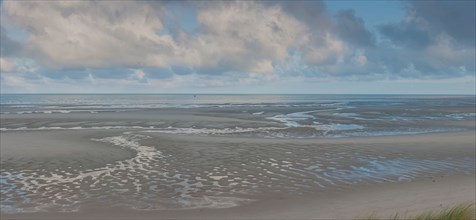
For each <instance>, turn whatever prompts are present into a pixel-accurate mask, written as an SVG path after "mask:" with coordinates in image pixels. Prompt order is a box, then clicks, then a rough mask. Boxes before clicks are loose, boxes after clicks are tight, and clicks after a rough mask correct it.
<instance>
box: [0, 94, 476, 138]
mask: <svg viewBox="0 0 476 220" xmlns="http://www.w3.org/2000/svg"><path fill="white" fill-rule="evenodd" d="M475 105H476V99H475V96H441V95H427V96H425V95H203V94H198V95H197V94H180V95H154V94H142V95H141V94H88V95H82V94H77V95H66V94H63V95H51V94H48V95H46V94H36V95H32V94H31V95H24V94H23V95H21V94H6V95H2V96H1V100H0V114H1V115H3V116H4V123H2V125H1V127H0V130H2V131H8V130H61V129H72V130H75V129H97V130H106V129H139V130H143V132H161V133H174V134H196V135H221V136H224V135H228V136H230V135H233V136H253V137H262V138H316V137H326V138H329V137H354V136H387V135H402V134H420V133H431V132H446V131H461V130H466V129H467V128H465V127H464V126H459V125H458V124H457V123H452V122H458V121H467V120H475V118H476V110H475ZM164 111H166V112H168V111H175V112H177V113H181V114H183V115H186V116H187V115H200V116H207V117H209V118H221V119H223V118H227V119H229V120H227V121H224V120H221V121H217V120H210V121H209V122H206V121H203V120H197V121H193V120H192V121H188V122H186V123H184V122H182V121H180V120H178V121H176V122H171V120H167V119H166V118H165V119H164V118H158V119H156V118H157V117H156V115H158V114H160V115H163V112H164ZM120 113H122V115H123V116H124V117H122V118H128V117H129V116H130V115H149V116H150V118H149V119H148V123H144V120H143V118H141V119H137V118H136V117H132V119H130V120H127V122H124V121H123V120H121V121H119V120H115V118H114V117H112V118H111V120H109V121H108V122H107V123H91V122H90V120H80V119H78V120H75V121H71V123H69V124H68V123H63V124H61V123H49V124H48V123H30V124H22V123H18V121H16V122H15V123H9V122H8V120H7V119H8V118H12V117H13V118H15V117H16V116H15V115H17V116H18V117H21V116H20V115H30V116H25V117H29V118H30V117H35V118H43V117H46V116H44V115H45V114H49V115H54V116H47V118H51V117H53V118H55V117H59V118H64V117H63V116H58V115H61V114H65V115H66V114H74V115H75V116H77V115H82V117H83V118H88V117H89V116H88V115H92V114H99V115H101V116H104V117H100V116H94V117H95V118H97V117H99V118H110V117H108V115H117V114H120ZM144 117H146V116H144ZM73 118H74V117H73ZM134 118H135V121H134ZM233 119H235V120H236V121H239V120H240V122H239V123H238V122H237V123H234V121H233ZM243 120H248V122H250V123H246V121H243ZM101 121H102V122H104V120H101ZM65 125H66V126H65Z"/></svg>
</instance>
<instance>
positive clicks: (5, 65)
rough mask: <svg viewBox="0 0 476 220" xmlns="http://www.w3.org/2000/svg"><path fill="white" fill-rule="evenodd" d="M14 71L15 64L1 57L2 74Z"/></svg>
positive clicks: (0, 68) (0, 69)
mask: <svg viewBox="0 0 476 220" xmlns="http://www.w3.org/2000/svg"><path fill="white" fill-rule="evenodd" d="M12 69H13V64H12V63H11V62H10V61H8V60H7V59H5V58H1V57H0V72H1V73H8V72H9V71H11V70H12Z"/></svg>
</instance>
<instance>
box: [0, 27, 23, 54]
mask: <svg viewBox="0 0 476 220" xmlns="http://www.w3.org/2000/svg"><path fill="white" fill-rule="evenodd" d="M21 50H22V46H21V44H20V43H18V42H16V41H14V40H12V39H11V38H10V37H9V36H8V33H7V30H6V29H5V28H4V27H3V25H0V54H1V56H2V57H10V56H15V55H20V52H21Z"/></svg>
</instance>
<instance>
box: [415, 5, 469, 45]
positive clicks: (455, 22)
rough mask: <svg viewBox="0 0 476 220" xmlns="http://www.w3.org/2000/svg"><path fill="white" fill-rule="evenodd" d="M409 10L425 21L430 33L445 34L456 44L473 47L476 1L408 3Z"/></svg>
mask: <svg viewBox="0 0 476 220" xmlns="http://www.w3.org/2000/svg"><path fill="white" fill-rule="evenodd" d="M408 4H409V6H408V7H409V8H410V9H409V10H414V13H415V14H416V16H418V17H420V18H422V19H424V20H425V21H427V23H428V26H429V28H431V32H433V33H438V32H445V33H446V34H448V35H450V36H451V37H452V38H453V39H455V40H456V41H458V42H464V43H466V44H470V45H472V46H474V44H475V37H476V32H475V27H476V1H436V0H432V1H408Z"/></svg>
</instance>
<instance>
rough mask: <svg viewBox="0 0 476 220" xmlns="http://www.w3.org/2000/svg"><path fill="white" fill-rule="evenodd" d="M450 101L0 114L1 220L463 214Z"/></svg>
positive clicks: (468, 197) (468, 191)
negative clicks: (454, 210)
mask: <svg viewBox="0 0 476 220" xmlns="http://www.w3.org/2000/svg"><path fill="white" fill-rule="evenodd" d="M431 100H434V98H432V99H431ZM453 100H455V99H454V98H451V102H453ZM462 100H463V101H464V102H463V101H461V102H458V103H463V104H458V105H442V104H441V103H439V102H438V106H435V105H432V104H428V103H425V104H424V105H423V104H422V105H420V106H416V107H415V106H411V105H409V104H406V103H404V104H402V106H404V107H402V106H400V107H398V108H396V107H394V106H392V107H389V105H388V104H387V105H382V104H379V105H377V104H376V103H375V102H369V101H368V100H366V101H365V102H366V103H367V104H365V105H363V104H361V103H360V104H359V103H358V104H355V103H352V104H348V103H345V104H336V103H341V101H339V102H329V101H327V100H326V102H324V103H313V104H312V105H310V104H309V103H299V104H283V103H278V104H246V105H245V104H235V105H229V104H228V105H226V106H225V107H223V106H222V107H217V106H216V105H217V104H215V103H213V105H214V106H210V104H206V105H203V106H198V107H197V106H194V107H190V106H187V107H170V106H167V107H161V108H157V107H156V106H154V107H153V108H144V106H141V107H140V108H138V107H137V106H136V107H135V108H131V106H130V105H127V108H118V107H117V106H113V107H110V106H108V107H107V108H106V107H102V108H99V107H97V106H94V107H91V106H87V108H85V107H83V106H80V107H78V106H58V105H57V104H56V103H54V105H53V106H54V108H56V109H57V110H53V112H51V111H52V110H51V108H49V107H48V106H44V105H40V106H38V105H36V106H34V107H31V106H29V107H28V108H29V109H27V111H28V113H25V112H26V111H25V109H24V108H25V107H18V104H14V105H13V104H10V105H6V107H5V105H4V106H3V108H2V111H3V112H2V113H3V114H1V115H0V116H1V119H2V126H1V128H2V130H1V132H0V135H1V137H0V141H1V145H0V146H1V149H0V150H1V155H0V161H1V176H0V177H1V181H0V184H1V188H2V191H1V195H2V196H1V203H0V205H1V217H2V219H22V218H23V219H32V218H36V219H101V218H103V219H104V218H113V219H147V218H149V219H157V218H162V219H237V218H239V219H354V218H359V217H365V216H369V215H379V216H382V217H385V216H390V215H393V214H395V213H400V214H408V215H413V214H418V213H421V212H425V211H429V210H439V209H441V208H446V207H451V206H453V205H457V204H460V203H466V202H469V203H474V202H475V201H474V195H475V193H476V192H475V166H476V162H475V160H476V159H475V158H476V148H475V146H476V138H475V126H476V125H475V116H474V112H473V111H474V108H473V107H472V103H471V102H469V103H468V102H466V101H467V100H468V99H464V98H462ZM469 100H471V99H469ZM388 102H389V103H390V102H391V103H395V101H394V100H391V101H388ZM411 102H412V103H413V101H411ZM379 103H380V102H379ZM432 103H433V102H432ZM465 103H466V104H465ZM195 104H196V103H195ZM362 105H363V106H362ZM382 106H384V107H382ZM30 108H34V109H33V110H32V109H30ZM45 109H48V110H45ZM58 109H61V111H63V112H59V111H60V110H58ZM42 111H43V112H42ZM44 111H50V112H46V113H45V112H44ZM55 111H56V112H55ZM91 111H93V112H94V113H92V112H91ZM19 112H20V113H19ZM370 116H372V117H370ZM423 116H425V117H431V118H430V119H421V118H423ZM408 128H411V129H408Z"/></svg>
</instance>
